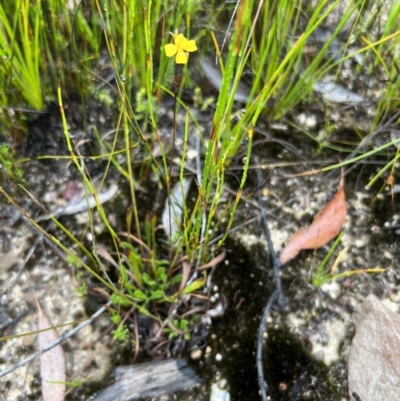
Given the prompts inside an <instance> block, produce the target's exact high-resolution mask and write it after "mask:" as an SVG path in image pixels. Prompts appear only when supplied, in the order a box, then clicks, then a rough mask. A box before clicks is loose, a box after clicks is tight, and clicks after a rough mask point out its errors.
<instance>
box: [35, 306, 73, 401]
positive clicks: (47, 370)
mask: <svg viewBox="0 0 400 401" xmlns="http://www.w3.org/2000/svg"><path fill="white" fill-rule="evenodd" d="M36 304H37V310H38V328H39V330H44V331H41V332H40V333H39V335H38V339H39V348H40V350H42V349H45V348H46V347H48V346H49V345H50V344H52V343H53V342H54V341H55V340H57V338H58V334H57V332H56V330H54V329H49V327H53V325H52V324H51V323H50V321H49V319H48V318H47V316H46V315H45V314H44V313H43V311H42V308H41V307H40V305H39V302H37V301H36ZM46 329H48V330H46ZM40 376H41V379H42V396H43V401H64V394H65V382H66V380H67V377H66V373H65V356H64V351H63V349H62V347H61V345H57V346H55V347H54V348H52V349H51V350H49V351H46V352H44V353H43V354H42V355H40Z"/></svg>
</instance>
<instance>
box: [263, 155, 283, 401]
mask: <svg viewBox="0 0 400 401" xmlns="http://www.w3.org/2000/svg"><path fill="white" fill-rule="evenodd" d="M256 162H257V161H256ZM256 171H257V187H258V189H260V188H261V186H262V182H263V180H262V175H261V171H260V170H256ZM257 202H258V204H259V207H260V210H261V221H262V227H263V230H264V234H265V237H266V239H267V244H268V253H269V257H270V261H271V265H272V269H273V272H274V279H275V287H276V289H275V291H274V292H273V293H272V295H271V296H270V297H269V299H268V302H267V304H266V306H265V307H264V311H263V315H262V317H261V322H260V326H259V328H258V337H257V357H256V362H257V377H258V386H259V387H260V390H261V396H262V399H263V401H267V391H268V384H267V382H266V381H265V379H264V367H263V360H262V349H263V338H264V332H265V329H266V325H267V317H268V315H269V314H270V312H271V310H272V307H273V306H274V304H275V303H276V302H277V303H278V306H279V308H280V309H283V308H284V307H285V305H286V299H285V297H284V295H283V292H282V280H281V277H280V274H279V271H280V268H281V262H280V261H279V258H278V256H277V254H276V252H275V250H274V245H273V243H272V239H271V232H270V231H269V226H268V220H267V216H266V214H265V213H264V212H263V206H262V203H263V201H262V197H261V194H260V191H258V192H257Z"/></svg>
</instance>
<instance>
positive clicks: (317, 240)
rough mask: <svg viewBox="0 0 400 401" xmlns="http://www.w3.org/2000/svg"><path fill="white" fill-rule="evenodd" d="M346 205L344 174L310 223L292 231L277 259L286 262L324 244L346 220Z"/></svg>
mask: <svg viewBox="0 0 400 401" xmlns="http://www.w3.org/2000/svg"><path fill="white" fill-rule="evenodd" d="M346 217H347V205H346V197H345V194H344V176H343V171H342V176H341V178H340V183H339V189H338V191H337V192H336V194H335V196H334V197H333V198H332V200H331V201H330V202H329V203H328V204H327V205H326V206H325V208H324V209H323V210H322V211H321V212H319V213H318V214H317V215H316V216H315V218H314V221H313V222H312V224H311V225H310V226H309V227H307V228H300V229H299V230H298V231H297V232H296V233H294V234H293V235H292V236H291V237H290V239H289V241H288V243H287V244H286V246H285V248H284V249H283V250H282V252H281V254H280V256H279V260H280V262H281V263H282V264H284V263H286V262H288V261H289V260H291V259H293V258H294V257H296V256H297V255H298V253H299V252H300V251H302V250H305V249H317V248H320V247H322V246H324V245H326V244H327V243H328V242H329V241H330V240H331V239H333V238H335V237H336V236H337V235H338V234H339V233H340V230H341V228H342V226H343V225H344V223H345V221H346Z"/></svg>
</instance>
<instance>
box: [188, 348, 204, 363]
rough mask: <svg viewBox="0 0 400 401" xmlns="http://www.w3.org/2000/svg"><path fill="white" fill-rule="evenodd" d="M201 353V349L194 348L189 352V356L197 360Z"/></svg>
mask: <svg viewBox="0 0 400 401" xmlns="http://www.w3.org/2000/svg"><path fill="white" fill-rule="evenodd" d="M202 355H203V351H202V350H201V349H195V350H193V351H192V352H191V353H190V358H191V359H192V360H193V361H197V360H199V359H200V358H201V356H202Z"/></svg>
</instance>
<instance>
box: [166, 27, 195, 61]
mask: <svg viewBox="0 0 400 401" xmlns="http://www.w3.org/2000/svg"><path fill="white" fill-rule="evenodd" d="M172 36H173V37H174V44H172V43H170V44H169V45H165V46H164V50H165V54H166V56H167V57H174V56H175V55H176V57H175V62H176V64H186V63H187V62H188V59H189V53H187V52H195V51H196V50H197V46H196V41H194V40H187V39H186V38H185V37H184V36H183V34H182V33H180V34H173V35H172Z"/></svg>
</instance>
